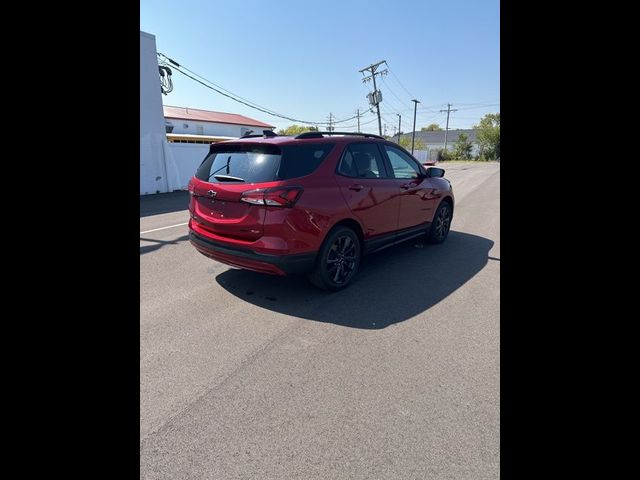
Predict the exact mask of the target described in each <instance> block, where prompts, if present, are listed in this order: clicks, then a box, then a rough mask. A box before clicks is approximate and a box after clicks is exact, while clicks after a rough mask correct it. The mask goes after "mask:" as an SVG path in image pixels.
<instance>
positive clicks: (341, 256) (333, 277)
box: [309, 227, 360, 292]
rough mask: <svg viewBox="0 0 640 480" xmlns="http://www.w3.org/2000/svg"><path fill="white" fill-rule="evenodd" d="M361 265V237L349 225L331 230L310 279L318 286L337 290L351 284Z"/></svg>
mask: <svg viewBox="0 0 640 480" xmlns="http://www.w3.org/2000/svg"><path fill="white" fill-rule="evenodd" d="M359 266H360V239H359V238H358V235H356V233H355V232H354V231H353V230H351V229H350V228H348V227H338V228H335V229H334V230H332V231H331V232H329V235H327V238H326V239H325V241H324V243H323V244H322V248H321V249H320V252H319V253H318V258H317V260H316V267H315V270H314V271H313V272H312V273H311V274H309V280H310V281H311V283H313V284H314V285H315V286H316V287H318V288H322V289H324V290H329V291H332V292H335V291H337V290H341V289H342V288H344V287H346V286H347V285H349V283H350V282H351V280H352V279H353V277H355V275H356V273H357V272H358V268H359Z"/></svg>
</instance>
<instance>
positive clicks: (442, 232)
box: [427, 202, 453, 243]
mask: <svg viewBox="0 0 640 480" xmlns="http://www.w3.org/2000/svg"><path fill="white" fill-rule="evenodd" d="M452 217H453V209H452V208H451V205H450V204H449V202H442V203H441V204H440V206H439V207H438V210H436V214H435V215H434V216H433V222H431V226H430V227H429V231H428V232H427V241H428V242H429V243H442V242H444V241H445V240H446V238H447V235H449V228H450V227H451V218H452Z"/></svg>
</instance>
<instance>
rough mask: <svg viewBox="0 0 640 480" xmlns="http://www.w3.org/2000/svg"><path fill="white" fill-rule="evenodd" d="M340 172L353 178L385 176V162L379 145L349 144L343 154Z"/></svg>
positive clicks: (339, 167)
mask: <svg viewBox="0 0 640 480" xmlns="http://www.w3.org/2000/svg"><path fill="white" fill-rule="evenodd" d="M338 173H339V174H340V175H343V176H345V177H353V178H384V177H385V176H386V175H385V171H384V164H383V162H382V157H381V156H380V151H379V150H378V147H377V146H376V145H375V144H373V143H356V144H351V145H349V146H348V147H347V148H346V149H345V151H344V154H343V155H342V160H340V165H339V166H338Z"/></svg>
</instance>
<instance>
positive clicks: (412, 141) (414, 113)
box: [411, 100, 420, 155]
mask: <svg viewBox="0 0 640 480" xmlns="http://www.w3.org/2000/svg"><path fill="white" fill-rule="evenodd" d="M411 101H412V102H413V134H412V135H411V155H413V145H414V144H415V142H416V110H417V109H418V104H419V103H420V102H419V101H418V100H411Z"/></svg>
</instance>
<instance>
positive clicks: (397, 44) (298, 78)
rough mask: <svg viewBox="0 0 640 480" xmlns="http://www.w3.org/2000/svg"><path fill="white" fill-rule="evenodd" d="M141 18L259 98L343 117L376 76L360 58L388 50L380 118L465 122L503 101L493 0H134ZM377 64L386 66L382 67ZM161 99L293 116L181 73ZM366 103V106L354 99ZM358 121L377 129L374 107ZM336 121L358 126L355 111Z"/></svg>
mask: <svg viewBox="0 0 640 480" xmlns="http://www.w3.org/2000/svg"><path fill="white" fill-rule="evenodd" d="M140 30H142V31H145V32H148V33H151V34H153V35H155V36H156V46H157V50H158V52H162V53H164V54H165V55H167V56H169V57H171V58H173V59H174V60H176V61H177V62H178V63H180V64H181V65H183V66H184V67H186V68H188V69H189V70H191V71H193V72H195V73H197V74H198V75H200V76H202V77H204V78H206V79H207V80H210V81H212V82H214V83H215V84H217V85H219V86H221V87H223V88H224V89H226V90H228V91H230V92H233V93H234V94H236V95H238V96H240V97H243V98H244V99H247V100H249V101H250V102H252V103H254V104H258V105H260V106H262V107H265V108H266V109H269V110H271V111H275V112H277V113H280V114H283V115H286V116H288V117H293V118H297V119H301V120H306V121H314V122H326V121H327V118H328V116H329V113H330V112H331V113H332V114H333V116H334V118H337V119H338V120H340V119H345V118H348V117H352V116H354V115H355V114H356V109H357V108H360V109H368V101H367V99H366V95H367V93H368V92H369V90H370V89H372V88H373V87H372V85H371V82H368V83H363V82H362V74H361V73H359V72H358V70H360V69H361V68H363V67H366V66H368V65H370V64H372V63H376V62H378V61H380V60H386V61H387V64H388V69H389V73H388V74H387V75H386V76H384V77H380V76H378V77H377V78H376V81H377V82H378V88H379V89H380V90H381V91H382V95H383V101H382V104H381V109H382V110H381V111H382V114H383V119H382V123H383V128H384V124H386V125H387V133H388V134H390V135H391V134H393V133H394V127H395V128H397V125H398V116H397V114H398V113H399V114H400V115H402V130H403V131H405V132H407V131H411V129H412V125H413V103H412V102H411V99H412V98H416V99H418V100H420V101H421V102H422V103H421V104H419V105H418V114H417V120H416V129H418V130H419V129H420V127H422V126H425V125H427V124H429V123H432V122H435V123H439V124H440V125H441V126H442V127H444V124H445V120H446V113H440V112H439V110H440V109H443V108H446V104H447V103H448V102H450V103H452V104H453V107H452V108H457V109H458V111H457V112H454V113H452V114H451V118H450V121H449V127H450V128H470V127H471V126H472V125H473V124H474V123H477V122H478V120H479V119H480V118H481V117H482V116H483V115H484V114H485V113H493V112H499V111H500V105H499V104H500V3H499V1H494V0H477V1H473V0H447V1H444V0H442V1H438V2H435V1H430V0H414V1H408V0H407V1H404V0H395V1H389V0H387V1H376V0H364V1H361V0H342V1H332V0H326V1H322V2H307V1H290V0H272V1H269V2H265V1H264V0H263V1H254V0H209V1H195V0H181V1H175V0H172V1H164V0H162V1H161V0H141V1H140ZM381 68H383V67H381ZM172 78H173V84H174V89H173V91H172V92H171V93H169V94H168V95H166V96H164V95H163V103H164V104H165V105H177V106H187V107H193V108H202V109H205V110H215V111H221V112H232V113H239V114H242V115H247V116H249V117H251V118H255V119H258V120H262V121H264V122H267V123H269V124H271V125H275V126H276V127H277V128H283V127H286V126H288V125H291V124H292V123H294V122H292V121H290V120H284V119H281V118H277V117H274V116H271V115H268V114H266V113H263V112H260V111H257V110H254V109H252V108H249V107H247V106H245V105H242V104H239V103H237V102H234V101H233V100H230V99H228V98H226V97H224V96H222V95H220V94H218V93H215V92H214V91H212V90H209V89H207V88H205V87H204V86H202V85H200V84H198V83H196V82H194V81H193V80H191V79H189V78H187V77H185V76H183V75H182V74H181V73H179V72H176V71H174V73H173V76H172ZM361 111H362V110H361ZM360 122H361V130H362V131H368V132H372V133H377V131H378V124H377V120H376V117H375V115H374V114H373V113H371V112H369V111H366V112H365V114H364V116H362V117H361V119H360ZM336 129H337V130H342V129H345V130H353V131H355V130H356V120H355V119H354V120H350V121H347V122H343V123H341V124H338V125H337V126H336Z"/></svg>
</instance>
